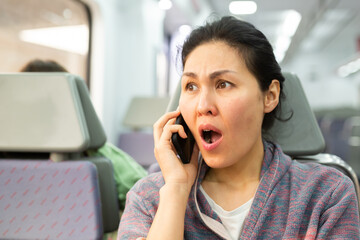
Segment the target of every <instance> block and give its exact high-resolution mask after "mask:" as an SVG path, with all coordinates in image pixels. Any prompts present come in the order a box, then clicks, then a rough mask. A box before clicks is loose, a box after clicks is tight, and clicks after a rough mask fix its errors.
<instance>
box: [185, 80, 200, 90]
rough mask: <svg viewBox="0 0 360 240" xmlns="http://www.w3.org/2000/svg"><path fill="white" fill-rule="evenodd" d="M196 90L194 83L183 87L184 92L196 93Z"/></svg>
mask: <svg viewBox="0 0 360 240" xmlns="http://www.w3.org/2000/svg"><path fill="white" fill-rule="evenodd" d="M197 89H198V87H197V86H196V85H195V83H191V82H190V83H188V84H186V86H185V90H187V91H196V90H197Z"/></svg>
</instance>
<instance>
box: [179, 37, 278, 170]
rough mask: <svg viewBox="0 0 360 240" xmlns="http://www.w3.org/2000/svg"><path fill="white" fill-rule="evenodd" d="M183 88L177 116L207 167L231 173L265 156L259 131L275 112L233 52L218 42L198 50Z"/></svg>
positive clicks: (188, 65)
mask: <svg viewBox="0 0 360 240" xmlns="http://www.w3.org/2000/svg"><path fill="white" fill-rule="evenodd" d="M181 86H182V89H181V91H182V92H181V97H180V103H179V106H180V111H181V113H182V115H183V117H184V119H185V121H186V123H187V124H188V126H189V128H190V130H191V132H192V133H193V135H194V137H195V139H196V142H197V144H198V146H199V148H200V151H201V153H202V155H203V158H204V160H205V161H206V163H207V164H208V165H209V166H210V167H212V168H224V167H229V166H231V165H233V164H235V163H237V162H238V161H240V160H246V158H249V160H250V158H251V157H253V156H256V155H254V154H259V152H258V151H263V145H262V139H261V125H262V121H263V117H264V114H265V113H266V112H269V111H270V109H271V110H272V109H273V108H271V107H270V108H269V106H268V98H269V97H267V92H262V91H261V90H260V87H259V84H258V82H257V80H256V78H255V77H254V76H253V75H252V74H251V73H250V72H249V70H248V69H247V67H246V65H245V62H244V60H243V59H242V57H240V55H239V54H238V51H237V50H235V49H234V48H231V47H230V46H229V45H227V44H226V43H224V42H221V41H217V42H209V43H205V44H202V45H200V46H198V47H196V48H195V49H194V50H193V51H192V52H191V53H190V54H189V55H188V56H187V60H186V62H185V66H184V73H183V75H182V79H181ZM260 153H261V152H260Z"/></svg>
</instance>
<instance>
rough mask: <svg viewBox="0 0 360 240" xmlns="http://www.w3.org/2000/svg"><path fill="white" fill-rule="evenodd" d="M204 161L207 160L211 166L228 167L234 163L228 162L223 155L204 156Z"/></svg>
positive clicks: (207, 163)
mask: <svg viewBox="0 0 360 240" xmlns="http://www.w3.org/2000/svg"><path fill="white" fill-rule="evenodd" d="M203 158H204V161H205V162H206V165H208V166H209V167H211V168H226V167H229V166H231V165H232V164H233V163H230V162H226V161H225V159H224V158H223V157H211V156H204V155H203Z"/></svg>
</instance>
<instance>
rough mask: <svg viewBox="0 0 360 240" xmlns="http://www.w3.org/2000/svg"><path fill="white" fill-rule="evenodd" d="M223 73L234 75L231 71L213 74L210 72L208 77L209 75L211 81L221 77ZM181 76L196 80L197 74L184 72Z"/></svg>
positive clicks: (220, 71)
mask: <svg viewBox="0 0 360 240" xmlns="http://www.w3.org/2000/svg"><path fill="white" fill-rule="evenodd" d="M225 73H235V71H232V70H227V69H226V70H219V71H215V72H212V73H211V74H210V75H209V78H210V79H211V80H213V79H215V78H217V77H218V76H221V75H223V74H225ZM183 76H187V77H192V78H197V77H198V76H197V74H196V73H193V72H184V73H183Z"/></svg>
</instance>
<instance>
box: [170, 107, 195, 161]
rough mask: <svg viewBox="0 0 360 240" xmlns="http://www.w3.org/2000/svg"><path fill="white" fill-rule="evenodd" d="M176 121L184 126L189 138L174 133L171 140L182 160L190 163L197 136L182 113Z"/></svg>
mask: <svg viewBox="0 0 360 240" xmlns="http://www.w3.org/2000/svg"><path fill="white" fill-rule="evenodd" d="M175 123H176V124H180V125H182V126H183V127H184V130H185V133H186V135H187V138H182V137H180V135H179V134H178V133H173V135H172V136H171V142H172V143H173V145H174V147H175V149H176V152H177V154H178V155H179V157H180V159H181V161H182V162H183V163H189V162H190V160H191V154H192V152H193V149H194V144H195V138H194V136H193V135H192V133H191V131H190V129H189V127H188V125H186V122H185V120H184V118H183V117H182V115H181V114H180V115H179V116H178V117H177V118H176V122H175Z"/></svg>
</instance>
